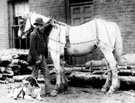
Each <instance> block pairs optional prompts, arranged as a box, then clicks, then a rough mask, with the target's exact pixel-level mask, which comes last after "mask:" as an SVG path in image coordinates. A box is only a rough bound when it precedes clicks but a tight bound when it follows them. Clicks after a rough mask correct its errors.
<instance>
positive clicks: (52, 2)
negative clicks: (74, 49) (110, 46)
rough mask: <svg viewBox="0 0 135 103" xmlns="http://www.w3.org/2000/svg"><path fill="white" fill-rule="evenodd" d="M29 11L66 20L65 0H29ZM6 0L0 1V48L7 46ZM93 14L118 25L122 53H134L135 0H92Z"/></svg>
mask: <svg viewBox="0 0 135 103" xmlns="http://www.w3.org/2000/svg"><path fill="white" fill-rule="evenodd" d="M29 3H30V11H32V12H37V13H39V14H42V15H45V16H51V15H54V16H56V19H57V20H59V21H62V22H66V19H65V18H66V17H65V14H66V11H65V0H29ZM7 7H8V6H7V0H1V3H0V14H1V16H0V43H1V44H0V49H1V48H8V47H9V37H8V35H9V34H8V13H7V11H8V10H7ZM93 12H94V15H95V16H97V15H98V16H100V17H102V18H105V19H108V20H111V21H114V22H116V23H118V25H119V26H120V29H121V32H122V37H123V45H124V53H133V52H134V53H135V0H94V11H93Z"/></svg>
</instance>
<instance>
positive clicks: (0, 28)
mask: <svg viewBox="0 0 135 103" xmlns="http://www.w3.org/2000/svg"><path fill="white" fill-rule="evenodd" d="M7 11H8V10H7V2H6V0H1V1H0V50H1V49H5V48H8V47H9V40H8V13H7Z"/></svg>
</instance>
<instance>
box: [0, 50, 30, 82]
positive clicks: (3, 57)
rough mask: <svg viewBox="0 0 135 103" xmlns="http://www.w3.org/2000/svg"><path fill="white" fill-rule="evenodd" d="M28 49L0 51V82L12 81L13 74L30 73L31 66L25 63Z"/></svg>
mask: <svg viewBox="0 0 135 103" xmlns="http://www.w3.org/2000/svg"><path fill="white" fill-rule="evenodd" d="M27 55H28V50H22V49H6V50H1V51H0V82H1V83H6V82H8V81H10V82H12V79H11V78H12V77H13V76H15V75H24V74H30V73H31V67H30V66H29V64H28V63H27Z"/></svg>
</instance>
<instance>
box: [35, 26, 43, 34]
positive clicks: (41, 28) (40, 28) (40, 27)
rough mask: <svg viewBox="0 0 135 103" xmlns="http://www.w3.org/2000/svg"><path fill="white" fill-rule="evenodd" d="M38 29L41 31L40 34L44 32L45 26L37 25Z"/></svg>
mask: <svg viewBox="0 0 135 103" xmlns="http://www.w3.org/2000/svg"><path fill="white" fill-rule="evenodd" d="M36 28H37V29H38V30H39V31H40V32H42V33H43V32H44V27H43V25H36Z"/></svg>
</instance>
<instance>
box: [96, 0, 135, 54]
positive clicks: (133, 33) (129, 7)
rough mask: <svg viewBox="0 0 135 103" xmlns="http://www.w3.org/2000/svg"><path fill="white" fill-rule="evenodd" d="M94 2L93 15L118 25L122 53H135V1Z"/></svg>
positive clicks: (111, 0)
mask: <svg viewBox="0 0 135 103" xmlns="http://www.w3.org/2000/svg"><path fill="white" fill-rule="evenodd" d="M94 1H95V3H94V10H95V15H100V17H103V18H105V19H108V20H111V21H114V22H116V23H118V25H119V27H120V30H121V32H122V37H123V46H124V53H133V52H134V53H135V1H134V0H94Z"/></svg>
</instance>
